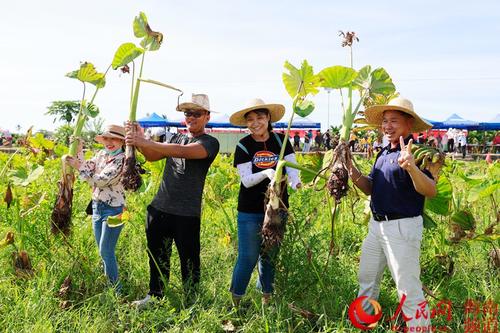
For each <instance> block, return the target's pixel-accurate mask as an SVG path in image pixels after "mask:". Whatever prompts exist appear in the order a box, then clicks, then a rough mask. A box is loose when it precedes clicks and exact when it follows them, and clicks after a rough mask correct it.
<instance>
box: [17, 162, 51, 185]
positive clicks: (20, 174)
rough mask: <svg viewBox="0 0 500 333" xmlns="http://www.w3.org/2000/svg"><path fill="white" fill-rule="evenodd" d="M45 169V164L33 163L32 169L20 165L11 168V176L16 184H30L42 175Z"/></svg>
mask: <svg viewBox="0 0 500 333" xmlns="http://www.w3.org/2000/svg"><path fill="white" fill-rule="evenodd" d="M43 170H44V169H43V166H41V165H37V164H34V165H32V166H31V168H30V169H25V168H23V167H20V168H18V169H16V170H11V171H10V172H9V178H10V180H11V181H12V183H13V184H14V185H17V186H28V185H29V184H30V183H32V182H33V181H35V180H36V179H37V178H38V177H40V176H41V175H42V173H43Z"/></svg>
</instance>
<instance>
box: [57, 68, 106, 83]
mask: <svg viewBox="0 0 500 333" xmlns="http://www.w3.org/2000/svg"><path fill="white" fill-rule="evenodd" d="M66 76H67V77H69V78H72V79H77V80H80V81H82V82H88V83H91V84H93V85H95V86H96V87H97V88H103V87H104V86H105V85H106V79H105V77H104V73H99V72H97V71H96V69H95V67H94V65H92V64H91V63H90V62H84V63H82V64H81V65H80V69H79V70H76V71H72V72H69V73H68V74H66Z"/></svg>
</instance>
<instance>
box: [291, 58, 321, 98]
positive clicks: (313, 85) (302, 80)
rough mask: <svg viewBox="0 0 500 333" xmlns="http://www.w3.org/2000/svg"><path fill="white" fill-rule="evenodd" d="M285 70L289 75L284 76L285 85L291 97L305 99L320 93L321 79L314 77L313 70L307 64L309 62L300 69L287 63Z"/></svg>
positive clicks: (305, 61) (304, 62) (304, 63)
mask: <svg viewBox="0 0 500 333" xmlns="http://www.w3.org/2000/svg"><path fill="white" fill-rule="evenodd" d="M285 68H286V69H287V70H288V73H283V75H282V78H283V84H284V85H285V89H286V91H287V92H288V94H289V95H290V97H292V98H295V97H296V96H299V97H305V96H307V95H308V94H312V95H315V94H317V93H318V92H319V89H318V83H319V79H318V77H317V76H316V75H314V71H313V68H312V66H310V65H309V64H308V63H307V60H304V61H303V62H302V66H301V67H300V69H298V68H296V67H295V66H293V65H292V64H291V63H289V62H288V61H285ZM299 87H300V91H299Z"/></svg>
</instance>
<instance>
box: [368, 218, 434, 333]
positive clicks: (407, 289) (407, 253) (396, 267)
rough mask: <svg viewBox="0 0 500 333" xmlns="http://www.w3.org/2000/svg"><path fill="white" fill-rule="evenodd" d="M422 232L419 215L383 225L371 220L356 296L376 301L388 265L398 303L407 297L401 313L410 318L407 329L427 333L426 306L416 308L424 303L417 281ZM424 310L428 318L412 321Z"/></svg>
mask: <svg viewBox="0 0 500 333" xmlns="http://www.w3.org/2000/svg"><path fill="white" fill-rule="evenodd" d="M422 232H423V219H422V217H421V216H416V217H412V218H404V219H399V220H390V221H382V222H377V221H375V220H373V218H372V219H370V223H369V232H368V236H366V238H365V240H364V241H363V246H362V248H361V260H360V263H359V274H358V279H359V286H360V290H359V294H358V297H360V296H368V297H369V298H372V299H375V300H376V299H377V298H378V296H379V292H380V281H381V279H382V275H383V273H384V269H385V266H386V265H387V266H389V270H390V271H391V275H392V278H393V280H394V282H395V283H396V288H397V290H398V296H399V300H400V301H401V298H402V297H403V295H406V300H405V302H404V305H403V312H404V314H405V315H406V317H410V318H413V319H411V320H410V321H408V322H406V325H407V327H408V328H411V327H415V329H416V328H417V327H420V329H419V330H418V331H419V332H422V328H423V327H426V329H427V330H426V331H425V332H430V330H429V329H430V327H429V326H430V324H431V320H430V311H429V307H428V306H427V305H426V306H425V308H422V306H419V304H420V303H422V302H424V301H425V298H424V294H423V292H422V283H421V282H420V260H419V259H420V242H421V240H422ZM395 310H396V309H393V310H392V311H395ZM424 311H425V315H426V317H427V318H424V316H422V315H421V316H420V318H419V319H416V318H415V317H416V314H417V312H420V314H422V312H424ZM386 313H387V312H386ZM391 324H392V325H393V324H395V323H394V322H393V323H391ZM414 332H416V331H414Z"/></svg>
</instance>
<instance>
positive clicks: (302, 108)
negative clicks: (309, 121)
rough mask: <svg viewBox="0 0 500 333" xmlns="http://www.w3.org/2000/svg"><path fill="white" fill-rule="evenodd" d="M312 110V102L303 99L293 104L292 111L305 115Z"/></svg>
mask: <svg viewBox="0 0 500 333" xmlns="http://www.w3.org/2000/svg"><path fill="white" fill-rule="evenodd" d="M313 111H314V103H313V102H312V101H310V100H307V99H303V100H299V101H297V103H294V105H293V112H295V113H296V114H298V115H299V116H301V117H307V116H308V115H310V114H311V113H312V112H313Z"/></svg>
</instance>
